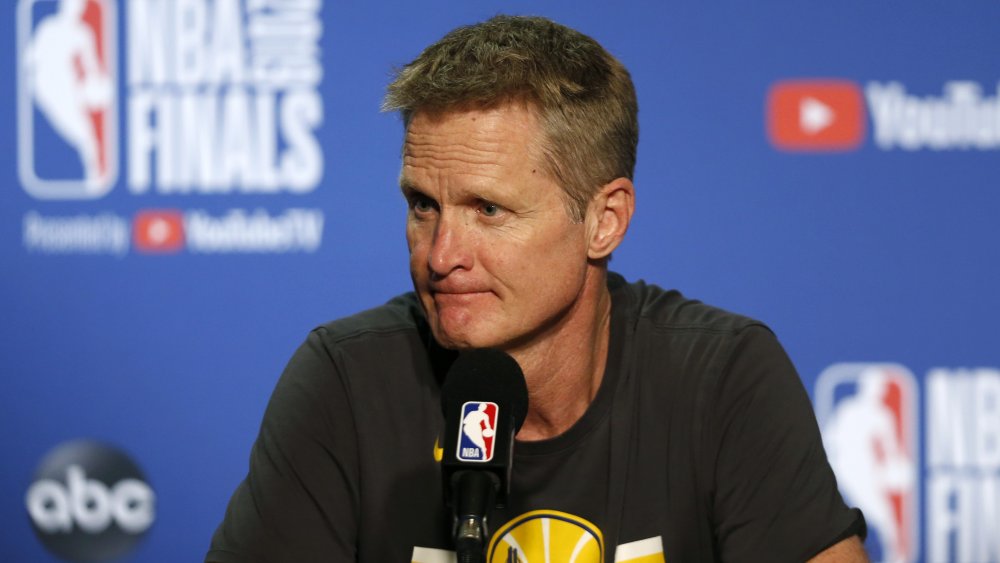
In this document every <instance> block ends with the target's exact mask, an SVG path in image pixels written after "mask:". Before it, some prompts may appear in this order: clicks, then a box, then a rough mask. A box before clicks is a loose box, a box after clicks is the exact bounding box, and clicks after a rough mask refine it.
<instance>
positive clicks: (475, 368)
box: [441, 349, 528, 563]
mask: <svg viewBox="0 0 1000 563" xmlns="http://www.w3.org/2000/svg"><path fill="white" fill-rule="evenodd" d="M441 408H442V410H443V412H444V420H445V430H444V432H445V434H444V438H443V441H444V457H443V458H442V459H441V473H442V478H443V480H444V496H445V499H444V501H445V505H446V506H448V507H450V508H451V509H452V516H453V528H452V531H453V534H454V538H455V550H456V552H457V555H458V561H459V563H479V562H481V561H483V558H484V555H483V554H484V551H483V550H484V547H485V544H486V540H487V539H488V538H489V534H490V532H489V528H488V517H489V512H490V511H491V510H492V509H493V508H494V507H503V506H505V505H506V503H507V496H508V495H509V493H510V472H511V464H512V462H513V458H514V435H515V434H516V433H517V431H518V430H519V429H520V428H521V424H523V423H524V417H525V415H526V414H527V413H528V386H527V384H525V382H524V373H522V372H521V366H519V365H517V362H516V361H515V360H514V358H511V357H510V356H508V355H507V354H505V353H503V352H501V351H499V350H492V349H478V350H469V351H468V352H463V353H462V354H460V355H459V356H458V358H457V359H456V360H455V362H454V363H453V364H452V366H451V369H449V370H448V374H447V376H445V381H444V385H443V386H442V387H441Z"/></svg>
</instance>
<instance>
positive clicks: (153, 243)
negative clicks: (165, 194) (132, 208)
mask: <svg viewBox="0 0 1000 563" xmlns="http://www.w3.org/2000/svg"><path fill="white" fill-rule="evenodd" d="M132 242H133V244H135V248H136V250H138V251H139V252H145V253H173V252H179V251H180V250H181V249H182V248H184V216H183V215H181V212H180V211H175V210H167V209H146V210H143V211H140V212H139V213H137V214H136V215H135V219H134V220H133V222H132Z"/></svg>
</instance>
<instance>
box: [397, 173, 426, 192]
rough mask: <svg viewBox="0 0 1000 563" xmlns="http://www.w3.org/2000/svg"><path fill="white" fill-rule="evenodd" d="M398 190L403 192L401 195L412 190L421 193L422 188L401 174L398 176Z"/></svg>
mask: <svg viewBox="0 0 1000 563" xmlns="http://www.w3.org/2000/svg"><path fill="white" fill-rule="evenodd" d="M399 190H400V191H401V192H403V195H409V194H412V193H414V192H419V193H423V190H421V189H420V188H419V187H417V185H416V184H414V183H413V182H411V181H410V179H409V178H404V177H403V176H400V177H399Z"/></svg>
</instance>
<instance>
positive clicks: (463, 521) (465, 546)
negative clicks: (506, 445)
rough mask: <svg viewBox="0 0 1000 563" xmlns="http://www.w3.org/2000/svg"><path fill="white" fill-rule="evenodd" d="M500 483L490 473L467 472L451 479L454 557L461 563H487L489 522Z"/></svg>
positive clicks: (479, 471) (462, 472)
mask: <svg viewBox="0 0 1000 563" xmlns="http://www.w3.org/2000/svg"><path fill="white" fill-rule="evenodd" d="M499 488H500V480H499V479H498V478H497V476H496V475H494V474H493V473H492V472H490V471H481V470H466V471H461V472H459V473H457V474H456V475H455V476H454V477H453V479H452V491H453V493H452V495H453V498H454V499H455V504H454V506H455V530H454V534H455V553H456V555H457V559H458V563H485V560H486V555H485V548H486V546H485V545H484V544H485V542H486V539H487V538H488V537H489V529H488V528H487V519H488V515H489V511H490V510H491V509H492V508H493V506H494V503H495V502H496V492H497V489H499Z"/></svg>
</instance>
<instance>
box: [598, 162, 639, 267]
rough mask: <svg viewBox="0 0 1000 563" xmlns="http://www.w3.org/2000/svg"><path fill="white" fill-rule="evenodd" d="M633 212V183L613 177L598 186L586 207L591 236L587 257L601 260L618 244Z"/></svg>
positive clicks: (626, 179)
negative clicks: (599, 187)
mask: <svg viewBox="0 0 1000 563" xmlns="http://www.w3.org/2000/svg"><path fill="white" fill-rule="evenodd" d="M634 212H635V186H633V185H632V180H629V179H628V178H615V179H614V180H612V181H610V182H608V183H607V184H604V185H603V186H601V189H600V190H599V191H598V192H597V195H595V196H594V199H592V200H591V201H590V206H589V207H588V208H587V222H588V223H589V225H588V226H589V227H590V229H589V230H590V240H589V246H588V248H587V257H588V258H590V259H591V260H600V259H602V258H606V257H608V256H610V255H611V252H612V251H614V249H615V248H617V247H618V245H619V244H621V242H622V239H624V238H625V232H626V231H628V225H629V223H630V222H631V221H632V213H634Z"/></svg>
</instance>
